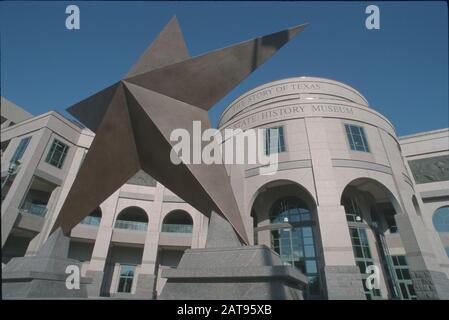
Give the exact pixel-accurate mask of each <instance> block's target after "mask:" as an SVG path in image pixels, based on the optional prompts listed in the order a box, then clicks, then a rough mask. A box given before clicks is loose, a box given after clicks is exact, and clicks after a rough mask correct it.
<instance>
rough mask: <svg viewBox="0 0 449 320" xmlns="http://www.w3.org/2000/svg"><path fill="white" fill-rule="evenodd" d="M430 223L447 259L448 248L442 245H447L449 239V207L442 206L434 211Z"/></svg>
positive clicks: (448, 254)
mask: <svg viewBox="0 0 449 320" xmlns="http://www.w3.org/2000/svg"><path fill="white" fill-rule="evenodd" d="M432 222H433V226H434V228H435V230H436V231H437V232H438V234H439V236H440V239H441V242H442V243H443V247H444V250H445V251H446V255H447V256H448V257H449V246H448V245H444V244H445V243H448V242H447V239H449V206H443V207H441V208H438V209H437V210H435V212H434V213H433V216H432Z"/></svg>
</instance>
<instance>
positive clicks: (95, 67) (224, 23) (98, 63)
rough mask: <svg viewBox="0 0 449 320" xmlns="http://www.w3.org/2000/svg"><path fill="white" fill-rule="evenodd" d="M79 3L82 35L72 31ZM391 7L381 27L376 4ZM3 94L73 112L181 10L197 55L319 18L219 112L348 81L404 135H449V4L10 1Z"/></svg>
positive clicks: (1, 22) (35, 106)
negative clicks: (262, 93) (256, 97)
mask: <svg viewBox="0 0 449 320" xmlns="http://www.w3.org/2000/svg"><path fill="white" fill-rule="evenodd" d="M69 4H77V5H78V6H79V8H80V11H81V29H80V30H76V31H73V30H67V29H66V28H65V19H66V16H67V15H66V14H65V8H66V6H67V5H69ZM368 4H376V5H378V6H379V8H380V23H381V29H380V30H367V29H366V28H365V19H366V16H367V15H366V14H365V8H366V6H367V5H368ZM0 7H1V16H0V27H1V94H2V95H3V96H5V97H6V98H8V99H9V100H11V101H12V102H14V103H16V104H17V105H19V106H22V107H24V108H25V109H27V110H28V111H30V112H31V113H33V114H35V115H37V114H40V113H43V112H46V111H48V110H57V111H59V112H62V113H64V114H66V115H67V113H65V111H64V110H65V109H66V108H67V107H69V106H71V105H72V104H74V103H76V102H78V101H79V100H81V99H83V98H85V97H87V96H89V95H91V94H93V93H95V92H97V91H99V90H101V89H103V88H104V87H106V86H108V85H110V84H112V83H114V82H116V81H117V80H119V79H120V78H121V77H122V76H123V75H124V74H126V72H127V71H128V69H129V68H130V67H131V66H132V65H133V63H134V62H135V61H136V60H137V59H138V57H139V56H140V55H141V54H142V52H143V51H144V50H145V48H146V47H147V46H148V45H149V44H150V43H151V41H152V40H153V39H154V38H155V37H156V35H157V34H158V33H159V31H160V30H161V29H162V28H163V27H164V25H165V24H166V23H167V22H168V21H169V19H170V18H171V16H172V15H174V14H176V15H177V17H178V19H179V22H180V25H181V28H182V30H183V33H184V37H185V39H186V42H187V46H188V49H189V52H190V55H192V56H194V55H198V54H202V53H205V52H207V51H209V50H213V49H217V48H220V47H223V46H227V45H230V44H233V43H236V42H240V41H244V40H247V39H250V38H253V37H256V36H259V35H264V34H268V33H272V32H275V31H279V30H282V29H285V28H288V27H290V26H294V25H297V24H301V23H304V22H309V23H310V25H309V26H308V27H307V28H306V30H305V31H304V32H302V33H300V34H299V35H298V36H297V37H296V38H295V39H294V40H293V41H292V42H290V43H289V44H288V45H286V46H285V47H284V48H282V49H281V50H280V51H279V52H278V53H277V54H276V55H275V56H273V57H272V59H270V60H269V61H268V62H267V63H265V64H264V65H263V66H262V67H261V68H259V69H258V70H257V71H256V72H254V73H253V74H252V75H251V76H249V77H248V78H247V79H246V80H245V81H244V82H242V83H241V84H240V85H239V86H238V87H237V88H236V89H234V90H233V91H231V92H230V93H229V95H228V96H226V97H225V98H224V99H222V100H221V101H220V102H219V103H218V104H217V105H216V106H215V107H214V108H213V109H211V111H210V117H211V119H212V123H213V124H214V125H215V124H216V123H217V120H218V117H219V115H220V113H221V111H222V110H223V109H224V108H225V107H226V106H227V105H228V104H229V103H230V102H231V101H232V100H233V99H235V98H236V97H237V96H238V95H240V94H242V93H243V92H245V91H247V90H250V89H252V88H254V87H256V86H258V85H260V84H263V83H266V82H270V81H273V80H278V79H282V78H287V77H294V76H304V75H305V76H319V77H326V78H331V79H335V80H338V81H342V82H344V83H347V84H349V85H351V86H353V87H355V88H356V89H357V90H359V91H360V92H361V93H362V94H363V95H364V96H365V97H366V98H367V99H368V101H369V103H370V105H371V106H372V107H373V108H375V109H376V110H377V111H379V112H381V113H382V114H384V115H385V116H386V117H387V118H388V119H390V121H391V122H392V123H393V124H394V125H395V127H396V131H397V133H398V134H399V135H405V134H411V133H415V132H420V131H426V130H433V129H439V128H444V127H448V118H449V115H448V40H447V39H448V34H447V29H448V25H447V24H448V16H447V12H448V11H447V4H446V2H443V1H441V2H425V1H423V2H171V3H170V2H158V3H156V2H118V1H117V2H76V1H75V2H48V3H43V2H1V3H0Z"/></svg>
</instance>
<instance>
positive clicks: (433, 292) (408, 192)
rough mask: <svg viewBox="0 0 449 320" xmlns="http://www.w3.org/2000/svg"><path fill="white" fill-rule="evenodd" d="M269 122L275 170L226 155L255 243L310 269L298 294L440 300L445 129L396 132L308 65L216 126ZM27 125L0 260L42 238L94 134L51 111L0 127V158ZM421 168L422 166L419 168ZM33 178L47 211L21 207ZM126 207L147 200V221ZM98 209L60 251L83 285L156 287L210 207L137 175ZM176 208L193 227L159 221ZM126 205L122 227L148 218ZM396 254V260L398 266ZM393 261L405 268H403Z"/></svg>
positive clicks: (5, 207)
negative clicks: (371, 275) (59, 151)
mask: <svg viewBox="0 0 449 320" xmlns="http://www.w3.org/2000/svg"><path fill="white" fill-rule="evenodd" d="M345 125H352V126H354V127H361V128H363V131H364V136H365V138H366V142H367V146H366V147H367V150H366V151H367V152H365V151H360V150H352V149H351V144H350V142H349V140H348V134H347V132H346V130H347V129H346V127H345ZM273 127H282V128H283V139H284V144H285V146H284V147H285V148H284V150H282V151H281V152H279V154H278V171H277V172H276V173H275V174H274V175H264V174H262V172H263V171H262V170H263V167H261V166H260V165H255V164H247V165H228V166H227V170H228V175H229V178H230V180H231V183H232V187H233V191H234V194H235V197H236V199H237V204H238V206H239V209H240V211H241V213H242V214H243V217H244V223H245V228H246V231H247V234H249V235H250V240H251V242H252V243H251V245H266V246H267V247H271V248H273V249H275V251H277V252H278V253H279V258H280V259H281V260H282V261H283V262H284V263H287V262H288V263H295V264H297V266H298V268H300V269H301V271H302V272H303V273H305V274H306V276H308V277H309V279H313V281H316V282H314V285H315V289H314V290H315V291H313V292H312V290H310V292H309V293H308V294H306V296H305V298H309V299H310V298H312V299H366V298H373V299H407V298H418V299H428V298H431V299H448V296H447V292H448V288H449V281H448V276H449V258H448V256H447V255H446V252H445V249H444V248H445V247H449V238H448V236H447V234H444V233H438V232H436V230H435V228H434V225H433V222H432V216H433V213H434V212H435V210H437V209H438V208H440V207H443V206H447V205H449V189H448V188H447V170H446V169H445V168H446V165H445V164H446V160H447V158H448V157H449V147H448V146H449V130H448V129H443V130H437V131H433V132H428V133H422V134H417V135H412V136H407V137H402V138H398V137H397V136H396V133H395V130H394V127H393V125H392V124H391V123H390V122H389V121H388V119H386V118H385V117H384V116H383V115H381V114H380V113H379V112H377V111H375V109H373V108H372V107H370V106H369V104H368V102H367V101H366V99H365V98H364V97H363V96H362V95H361V94H360V93H359V92H357V90H355V89H354V88H352V87H350V86H348V85H345V84H343V83H340V82H337V81H334V80H329V79H323V78H312V77H298V78H290V79H284V80H279V81H274V82H271V83H268V84H265V85H262V86H260V87H257V88H255V89H253V90H251V91H249V92H248V93H245V94H243V95H242V96H241V97H239V98H237V99H236V100H235V101H234V102H233V103H231V104H230V106H229V107H228V108H226V109H225V110H224V112H223V113H222V116H221V119H220V122H219V126H218V128H219V130H222V131H223V130H225V129H238V128H239V129H242V130H246V129H250V128H259V129H267V128H273ZM28 135H30V136H32V139H31V140H30V143H29V145H28V147H27V149H26V151H25V153H24V154H23V156H22V161H21V165H20V168H19V169H18V171H17V172H16V173H15V174H14V177H13V178H12V179H11V180H10V182H8V183H7V184H8V185H9V186H8V188H7V189H5V190H7V192H6V194H5V195H3V194H2V237H3V238H2V249H3V252H4V256H3V260H4V262H8V261H9V259H10V258H11V257H15V256H21V255H33V254H34V253H35V252H36V251H37V249H38V248H39V247H40V246H41V245H42V244H43V242H44V240H45V239H46V238H47V237H48V233H49V230H50V229H51V226H52V223H53V222H54V220H55V218H56V216H57V214H58V212H59V210H60V208H61V206H62V203H63V202H64V199H65V196H66V194H67V192H68V190H69V188H70V186H71V183H72V182H73V179H74V176H75V175H76V172H77V170H78V168H79V166H80V164H81V162H82V159H83V156H84V154H85V153H86V152H87V150H88V148H89V145H90V143H91V142H92V139H93V133H92V132H90V131H89V130H86V129H84V128H81V127H79V126H77V125H76V124H74V123H72V122H70V121H68V120H67V119H65V118H64V117H62V116H61V115H59V114H57V113H54V112H49V113H46V114H44V115H41V116H38V117H35V118H32V119H29V120H26V121H24V122H22V123H20V124H17V125H15V126H12V127H8V128H5V129H2V145H3V144H4V142H5V143H6V142H8V147H7V148H6V149H5V152H4V153H3V155H2V167H3V168H6V167H7V164H8V161H9V160H10V158H11V156H12V155H13V154H14V152H15V150H16V148H17V146H18V145H19V143H20V140H21V139H22V138H23V137H26V136H28ZM54 137H59V138H58V139H60V140H62V141H63V142H64V143H65V144H67V145H68V146H69V149H68V153H67V156H66V160H65V162H64V164H63V166H62V168H55V167H54V166H51V165H49V164H48V163H46V162H45V158H46V156H47V154H48V152H49V150H50V148H51V144H52V141H53V139H54ZM430 162H431V163H430ZM427 168H432V169H431V170H430V171H431V173H429V174H428V175H426V170H427ZM138 175H139V174H138ZM5 176H6V174H5V173H3V172H2V179H3V178H4V177H5ZM36 177H37V178H38V182H36ZM429 177H430V178H429ZM33 179H35V180H33ZM30 186H31V189H32V188H35V189H36V191H42V192H43V193H45V192H46V194H47V199H46V200H47V202H46V214H45V215H44V216H43V217H41V216H36V215H35V214H32V212H30V211H27V210H25V209H26V207H24V206H23V203H24V199H26V198H27V195H28V194H29V192H30ZM42 192H41V193H42ZM35 193H36V192H35ZM36 194H37V193H36ZM287 198H288V201H290V202H289V203H291V202H292V201H293V202H294V201H297V203H301V204H302V209H307V210H306V211H307V212H304V214H305V216H304V217H306V218H305V219H306V221H303V220H301V221H298V222H292V223H291V221H287V222H286V223H285V224H282V223H279V221H276V216H274V211H275V209H276V208H277V207H276V206H278V205H279V206H280V207H282V206H285V205H286V204H287V203H288V201H287V200H285V201H284V202H283V201H282V199H287ZM346 199H350V200H351V201H355V202H356V203H357V207H358V209H357V210H358V211H357V212H358V213H357V214H354V215H353V216H354V217H356V220H354V221H349V220H348V219H349V218H348V217H349V216H351V215H350V212H348V206H347V203H346V201H347V200H346ZM279 201H281V202H279ZM23 208H25V209H23ZM129 208H131V209H132V210H134V211H132V212H131V211H129ZM133 208H134V209H133ZM135 208H140V209H142V210H143V212H145V215H146V217H145V218H144V219H143V220H142V219H140V218H139V217H140V216H139V215H138V212H137V211H138V210H135ZM282 210H283V209H282ZM282 210H280V211H279V210H278V211H279V212H281V211H282ZM99 211H100V212H101V220H100V221H99V223H98V225H96V224H86V223H82V224H79V225H78V226H77V227H75V228H74V229H73V230H72V233H71V238H72V241H71V247H70V255H71V257H72V258H75V259H78V260H79V261H81V264H82V273H83V275H87V276H89V277H91V278H92V283H91V284H90V285H89V286H88V287H87V291H88V294H89V296H91V297H97V296H109V297H117V298H152V297H153V296H155V297H157V296H158V295H160V294H161V292H162V289H163V287H164V285H165V281H166V279H165V278H164V274H171V273H170V272H172V273H173V271H172V270H171V268H173V267H176V266H178V263H179V262H180V261H181V256H182V253H183V252H184V251H185V250H186V249H196V248H204V247H205V246H206V237H207V231H208V224H209V221H208V218H206V217H205V216H203V215H202V214H201V213H199V212H198V211H196V210H195V209H194V208H192V207H191V206H190V205H189V204H187V203H185V202H183V201H182V200H181V199H179V198H178V197H177V196H176V195H174V194H173V193H171V192H170V191H169V190H168V189H167V188H165V187H164V186H163V185H161V184H160V183H158V182H156V181H154V180H153V179H152V178H151V177H148V176H144V175H142V174H141V173H140V175H139V176H137V175H136V177H134V178H132V179H131V180H130V181H129V183H127V184H125V185H124V186H122V187H121V188H120V189H119V190H117V191H116V192H115V193H114V194H113V195H111V196H110V197H109V198H108V199H107V200H106V201H104V202H103V203H102V204H101V205H100V208H99ZM129 212H130V213H129ZM174 212H175V213H176V212H178V213H179V212H183V213H186V214H188V216H189V217H190V221H191V224H190V227H186V225H187V226H189V223H186V219H184V220H183V221H182V223H177V220H176V219H175V218H174V220H173V221H175V222H173V223H167V221H169V220H166V218H167V219H168V217H170V215H171V214H173V213H174ZM123 214H128V218H127V219H131V222H133V223H128V224H126V223H125V224H123V223H122V226H123V225H125V226H128V227H129V226H134V225H136V224H135V223H137V225H138V226H142V223H147V227H146V229H145V230H141V229H139V228H140V227H139V228H137V229H132V228H123V227H122V228H120V227H118V225H117V220H122V219H121V218H120V217H121V215H123ZM390 215H392V216H393V217H394V218H393V219H391V217H390ZM92 216H94V214H93V215H92ZM97 216H98V214H97ZM289 217H293V218H295V217H296V216H289ZM187 220H189V219H187ZM126 221H128V220H126ZM142 221H146V222H142ZM292 221H293V220H292ZM392 221H393V222H392ZM128 222H129V221H128ZM281 222H282V221H281ZM284 222H285V220H284ZM119 225H120V224H119ZM180 225H181V226H180ZM186 228H187V229H186ZM189 228H191V232H186V231H189V230H190V229H189ZM289 232H290V233H289ZM309 232H310V235H308V233H309ZM356 233H357V235H358V236H360V237H361V238H363V239H362V240H363V241H365V242H364V243H366V244H367V245H366V246H365V247H363V250H368V251H369V256H368V257H367V256H366V255H364V256H363V257H364V258H363V259H362V258H360V257H359V256H357V255H356V254H355V252H356V250H357V248H355V246H356V245H355V244H357V241H360V239H358V238H356V237H355V236H354V234H356ZM285 234H290V240H291V245H290V251H288V252H287V253H286V251H283V250H285V248H287V247H288V246H285V245H284V244H279V245H277V244H276V243H278V242H277V241H279V243H281V242H282V241H283V240H285V238H282V237H283V235H285ZM293 235H294V236H295V237H296V236H298V237H299V238H295V237H293ZM276 237H278V238H276ZM363 241H362V242H363ZM293 248H297V252H296V251H295V250H296V249H295V250H293ZM5 254H6V255H5ZM289 254H291V261H290V257H289ZM403 257H404V258H405V260H406V264H405V266H404V265H398V264H397V263H400V262H401V261H403V260H402V259H403ZM363 263H367V265H370V264H372V265H375V266H377V267H378V270H379V276H380V281H379V286H378V289H376V290H377V291H370V292H367V290H366V288H364V284H363V283H362V279H364V277H366V275H367V274H365V273H362V272H361V271H360V269H359V268H360V266H361V264H363ZM127 265H132V266H133V267H134V278H133V280H132V284H131V290H128V291H130V292H128V293H123V292H122V293H119V292H117V291H119V289H123V288H122V285H121V282H125V280H124V277H121V276H120V273H121V270H122V268H123V266H127ZM399 269H401V270H402V269H405V270H406V271H404V272H405V273H407V272H408V273H409V274H410V276H407V277H405V278H404V279H402V278H401V279H399V278H398V276H397V272H399V273H400V272H402V271H398V270H399ZM310 281H312V280H310ZM310 286H312V282H310ZM242 290H244V289H242ZM404 290H405V291H404ZM122 291H123V290H122Z"/></svg>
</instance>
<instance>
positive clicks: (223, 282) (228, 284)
mask: <svg viewBox="0 0 449 320" xmlns="http://www.w3.org/2000/svg"><path fill="white" fill-rule="evenodd" d="M162 277H163V278H167V283H166V284H165V286H164V289H163V290H162V293H161V295H160V296H159V297H158V298H159V299H163V300H171V299H187V300H192V299H195V300H242V299H243V300H292V299H296V300H302V299H303V290H304V289H305V287H306V284H307V278H306V276H305V275H303V274H302V273H301V272H300V271H299V270H297V269H295V268H293V267H291V266H286V265H284V264H283V263H282V261H281V259H280V257H279V256H278V255H277V254H276V253H274V252H273V251H272V250H270V249H269V248H268V247H267V246H264V245H259V246H242V247H233V248H206V249H189V250H186V251H185V253H184V255H183V256H182V258H181V261H180V262H179V265H178V267H177V268H176V269H172V270H164V272H163V273H162Z"/></svg>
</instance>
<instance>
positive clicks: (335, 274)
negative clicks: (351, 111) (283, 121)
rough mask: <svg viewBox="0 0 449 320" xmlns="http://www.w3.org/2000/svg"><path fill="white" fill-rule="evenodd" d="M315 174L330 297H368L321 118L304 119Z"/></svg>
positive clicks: (326, 282) (324, 271)
mask: <svg viewBox="0 0 449 320" xmlns="http://www.w3.org/2000/svg"><path fill="white" fill-rule="evenodd" d="M305 124H306V130H307V138H308V141H309V146H310V157H311V160H312V167H313V175H314V178H315V189H316V201H317V215H318V226H319V233H320V236H321V243H322V246H323V258H324V270H323V273H324V281H325V285H326V289H327V298H328V299H365V294H364V291H363V286H362V281H361V275H360V270H359V268H358V267H357V266H356V264H355V260H354V253H353V250H352V243H351V238H350V236H349V231H348V223H347V221H346V214H345V210H344V208H343V206H341V205H340V197H339V194H338V191H337V185H336V180H335V175H334V169H333V167H332V160H331V153H330V151H329V150H330V148H329V144H328V140H327V135H326V131H325V130H323V128H325V124H324V122H323V119H322V118H306V119H305Z"/></svg>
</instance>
